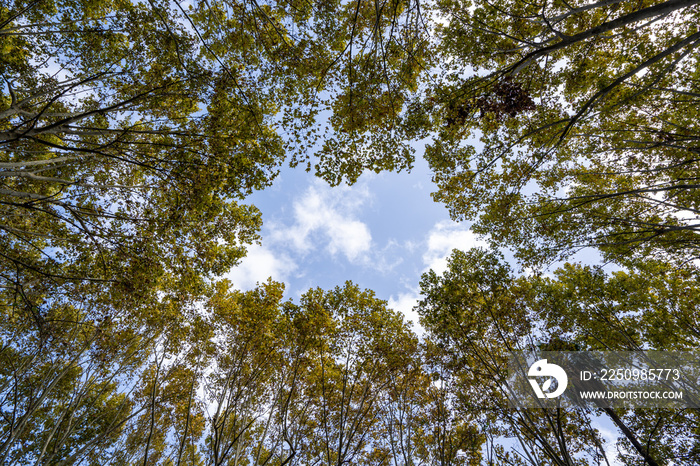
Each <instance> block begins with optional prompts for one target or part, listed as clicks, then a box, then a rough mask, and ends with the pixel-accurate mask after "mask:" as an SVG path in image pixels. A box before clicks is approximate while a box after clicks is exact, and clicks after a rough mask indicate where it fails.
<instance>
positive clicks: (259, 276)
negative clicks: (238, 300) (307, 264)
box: [224, 244, 297, 290]
mask: <svg viewBox="0 0 700 466" xmlns="http://www.w3.org/2000/svg"><path fill="white" fill-rule="evenodd" d="M296 268H297V266H296V264H295V263H294V262H293V261H292V260H291V259H290V258H289V257H288V256H287V255H285V254H278V253H275V252H273V251H272V250H270V249H268V248H266V247H264V246H260V245H258V244H254V245H251V246H248V254H247V255H246V257H244V258H243V260H242V261H241V264H240V265H239V266H238V267H233V268H232V269H231V270H230V271H229V273H227V274H226V275H225V276H224V278H228V279H229V280H231V282H233V285H234V287H235V288H238V289H241V290H251V289H253V288H255V285H256V283H258V282H261V283H262V282H265V281H267V279H268V278H269V277H272V279H273V280H276V281H285V279H286V277H288V276H289V274H290V273H292V272H294V270H296Z"/></svg>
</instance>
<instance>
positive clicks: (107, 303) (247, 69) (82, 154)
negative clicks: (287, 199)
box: [0, 0, 700, 466]
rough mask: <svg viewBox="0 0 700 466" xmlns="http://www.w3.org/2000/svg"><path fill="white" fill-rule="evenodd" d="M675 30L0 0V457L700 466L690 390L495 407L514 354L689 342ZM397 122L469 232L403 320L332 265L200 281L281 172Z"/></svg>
mask: <svg viewBox="0 0 700 466" xmlns="http://www.w3.org/2000/svg"><path fill="white" fill-rule="evenodd" d="M699 25H700V2H698V1H697V0H667V1H651V0H601V1H592V2H586V1H578V0H577V1H573V2H566V1H559V0H555V1H552V2H549V1H543V2H524V1H515V0H512V1H505V2H497V3H496V2H489V1H482V0H473V1H472V0H463V1H462V0H431V1H428V2H419V1H418V0H373V1H369V0H344V1H330V0H320V1H299V0H279V1H277V0H275V1H262V2H260V1H255V0H254V1H251V2H248V1H238V0H213V1H208V0H191V1H183V2H179V1H177V0H172V1H168V0H147V1H136V0H134V1H131V0H112V1H92V0H15V1H13V0H4V1H2V2H0V75H1V77H2V80H1V82H0V149H1V151H0V335H1V343H0V414H1V416H0V464H8V465H10V464H37V465H40V464H47V465H49V464H50V465H71V464H100V465H101V464H118V465H131V464H134V465H135V464H141V465H156V464H158V465H180V464H192V465H204V464H213V465H278V466H282V465H311V464H318V465H320V464H323V465H329V466H330V465H342V464H357V465H405V466H408V465H462V464H464V465H467V464H510V465H526V464H531V465H561V466H571V465H587V464H608V465H609V464H613V463H615V462H617V463H615V464H624V465H629V466H632V465H640V464H646V465H649V466H654V465H662V464H669V465H670V464H676V465H695V464H698V462H699V461H700V424H699V423H698V421H699V419H698V415H697V410H692V409H625V410H619V409H613V408H608V407H605V408H603V407H597V408H592V409H583V408H581V409H570V410H563V409H548V408H542V409H540V410H538V411H535V412H525V411H518V410H514V409H512V407H511V406H509V405H508V404H507V403H506V402H505V399H504V398H503V384H502V381H503V380H504V378H503V377H504V367H503V360H504V358H505V357H506V355H507V353H508V352H509V351H512V350H513V349H530V350H552V351H556V350H565V351H593V350H617V351H639V350H678V351H689V350H697V348H698V342H699V339H700V324H699V323H698V321H697V316H698V315H700V312H699V311H700V309H698V307H699V306H700V302H699V299H700V298H698V296H700V294H699V293H698V291H700V290H698V289H697V288H698V278H699V276H698V269H697V260H698V259H699V257H698V251H700V241H699V239H698V228H700V224H699V223H698V212H700V196H698V195H697V194H696V193H695V191H696V190H697V188H698V186H700V185H699V184H698V176H699V175H698V173H699V171H700V170H699V169H700V166H699V165H698V161H699V160H700V158H699V157H698V154H700V145H698V140H700V128H699V127H698V121H700V114H699V113H698V112H699V110H698V109H700V51H699V50H698V45H700V29H699V27H700V26H699ZM419 143H421V144H425V151H424V153H423V154H420V155H421V156H422V157H424V158H425V159H426V160H427V162H428V163H429V165H430V169H431V172H432V181H433V182H434V185H435V186H434V193H433V199H434V200H435V202H437V203H441V204H443V205H444V206H445V207H447V209H448V210H449V212H450V215H451V217H452V218H453V219H454V220H457V221H464V222H474V223H473V227H472V228H473V231H475V232H476V233H479V234H482V235H484V237H485V238H486V239H487V240H488V241H489V244H490V249H489V250H486V249H471V250H465V251H460V250H455V251H454V252H453V253H452V255H451V256H450V258H449V260H448V266H447V269H446V270H445V271H444V272H442V273H438V272H436V271H429V272H427V273H425V274H424V275H423V278H422V280H421V282H420V284H419V287H420V291H421V300H420V302H419V303H418V304H417V306H416V308H415V309H416V311H417V312H418V313H419V315H420V317H421V324H422V325H423V327H424V328H425V333H424V334H421V335H417V334H416V333H415V332H414V330H413V329H412V328H411V327H410V326H409V325H408V324H407V323H406V321H405V318H404V316H403V315H402V314H401V313H400V312H397V311H395V310H392V309H390V308H389V306H388V305H387V302H386V301H384V300H381V299H379V298H378V297H377V296H376V294H375V293H374V292H373V291H372V290H364V289H361V288H360V287H359V286H358V285H356V284H354V283H352V282H350V281H348V282H346V283H345V284H343V285H342V286H338V287H335V288H333V289H330V290H323V289H320V288H318V287H312V288H311V289H309V290H308V291H306V292H305V293H304V294H303V295H302V296H301V297H300V299H299V300H298V302H294V301H293V300H291V299H287V298H285V296H284V285H283V284H282V283H280V282H278V281H275V277H271V278H270V279H269V280H268V281H267V282H264V283H259V284H258V286H257V287H256V288H255V289H253V290H249V291H243V290H238V289H236V288H235V286H234V285H233V284H232V283H231V282H230V281H228V280H226V279H224V278H222V277H223V275H225V274H226V272H228V271H229V270H231V269H232V268H233V267H236V266H237V265H238V264H239V263H240V261H241V259H242V258H243V257H245V254H246V248H248V247H250V246H251V245H254V244H255V243H256V241H258V240H259V239H260V231H261V226H262V216H261V212H260V210H259V209H258V208H257V207H255V206H254V205H253V204H251V203H250V202H249V197H250V195H251V194H252V193H254V192H255V191H259V190H263V189H266V188H268V187H270V186H271V185H272V183H273V181H274V180H275V178H276V176H277V174H278V173H279V171H280V169H281V168H282V167H284V166H289V167H292V168H294V167H296V168H297V169H300V170H307V171H311V172H313V173H314V174H315V175H316V176H318V177H319V178H321V179H323V180H325V181H326V182H327V183H328V184H329V185H331V186H337V185H339V184H341V183H350V184H351V183H354V182H356V181H357V180H358V179H359V178H360V177H361V175H362V174H363V173H366V172H375V173H379V172H382V171H391V172H396V171H403V170H410V169H411V167H412V166H413V163H414V161H415V155H416V152H417V148H418V147H420V145H419ZM584 248H588V249H593V250H596V251H598V252H599V253H600V254H601V255H602V257H603V259H604V261H605V264H580V263H576V262H573V259H572V258H573V257H574V255H575V254H576V253H577V252H578V251H580V250H582V249H584ZM506 249H509V250H512V251H514V253H515V257H516V259H517V261H518V264H509V263H508V262H507V261H505V259H504V258H503V256H502V255H501V253H500V252H499V250H506ZM566 260H572V263H568V262H565V261H566ZM557 261H559V262H557ZM606 264H615V265H616V267H618V269H619V270H618V271H616V272H609V269H606V268H605V267H604V265H606ZM516 265H517V267H518V269H517V270H516ZM548 267H552V268H554V270H553V272H551V269H548ZM550 272H551V273H550ZM600 419H605V420H607V422H608V423H609V424H610V425H612V426H614V428H615V429H616V432H617V435H618V439H617V444H616V448H617V453H615V454H613V455H611V453H610V451H611V450H610V448H609V446H606V445H604V444H603V443H604V440H603V435H602V433H601V430H600V429H599V422H600Z"/></svg>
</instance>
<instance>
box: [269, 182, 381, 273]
mask: <svg viewBox="0 0 700 466" xmlns="http://www.w3.org/2000/svg"><path fill="white" fill-rule="evenodd" d="M368 199H369V191H368V190H367V188H366V187H364V188H363V187H353V188H350V187H347V186H340V187H335V188H330V187H328V186H326V185H323V184H322V183H320V182H317V183H315V184H314V185H312V186H310V187H309V189H307V190H306V192H305V193H304V195H303V196H302V197H301V199H299V200H297V201H295V202H294V224H293V225H292V226H291V227H284V226H279V225H271V230H272V235H271V237H272V239H273V240H274V241H275V242H283V243H288V244H290V245H291V247H292V248H293V249H295V250H296V251H297V252H301V253H307V252H309V251H311V250H313V249H316V247H317V246H318V245H319V243H320V244H325V249H326V251H327V252H328V253H329V254H331V255H333V256H335V255H337V254H342V255H344V256H345V257H346V258H347V259H348V260H349V261H350V262H353V263H357V262H362V261H364V260H366V255H367V253H368V252H369V251H370V247H371V245H372V235H371V234H370V231H369V228H368V227H367V225H366V224H365V223H364V222H361V221H360V220H358V219H357V218H356V213H357V211H358V210H359V209H360V208H361V207H363V205H364V204H365V203H367V201H368Z"/></svg>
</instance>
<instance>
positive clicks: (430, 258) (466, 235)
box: [423, 220, 487, 273]
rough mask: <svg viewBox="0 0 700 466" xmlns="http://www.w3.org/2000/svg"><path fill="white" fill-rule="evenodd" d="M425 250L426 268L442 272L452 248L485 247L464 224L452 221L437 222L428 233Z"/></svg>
mask: <svg viewBox="0 0 700 466" xmlns="http://www.w3.org/2000/svg"><path fill="white" fill-rule="evenodd" d="M427 246H428V249H427V251H426V252H425V253H424V254H423V263H424V264H425V265H426V270H429V269H432V270H434V271H435V272H436V273H442V272H444V271H445V270H446V269H447V258H448V257H449V256H450V254H451V253H452V250H453V249H460V250H462V251H466V250H467V249H470V248H473V247H478V246H482V247H487V244H486V242H485V241H483V240H480V239H478V236H477V235H475V234H474V233H472V232H471V231H470V230H469V228H468V227H467V226H466V225H463V224H459V223H455V222H452V221H449V220H448V221H443V222H438V223H436V224H435V226H434V227H433V228H432V229H431V230H430V232H429V233H428V240H427Z"/></svg>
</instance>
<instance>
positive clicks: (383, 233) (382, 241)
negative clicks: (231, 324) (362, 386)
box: [227, 153, 484, 322]
mask: <svg viewBox="0 0 700 466" xmlns="http://www.w3.org/2000/svg"><path fill="white" fill-rule="evenodd" d="M433 190H434V188H433V185H432V182H431V180H430V169H429V168H428V165H427V163H426V162H425V161H424V160H423V159H422V157H421V155H420V153H418V154H417V156H416V163H415V166H414V168H413V170H412V171H411V172H410V173H406V172H404V173H388V172H387V173H380V174H374V173H365V174H364V175H363V176H362V177H360V179H359V181H358V182H357V183H356V184H354V185H352V186H347V185H341V186H337V187H334V188H331V187H329V186H328V184H326V183H325V182H323V181H322V180H319V179H317V178H316V177H314V176H313V175H312V174H311V173H306V172H305V171H304V170H302V169H289V168H287V169H284V170H283V171H282V172H281V174H280V176H279V177H278V178H277V179H276V180H275V183H274V185H273V186H272V187H270V188H268V189H266V190H264V191H260V192H257V193H255V194H254V195H252V196H251V197H250V198H249V199H248V202H250V203H252V204H254V205H256V206H257V207H258V208H259V209H260V210H261V211H262V215H263V222H264V225H263V229H262V232H261V234H262V244H261V245H260V246H252V247H250V248H249V251H248V256H247V257H246V258H245V259H244V260H243V261H242V263H241V265H240V266H238V267H236V268H234V269H233V270H232V271H231V272H230V273H229V274H228V275H227V278H229V279H230V280H231V281H232V282H233V284H234V286H235V287H236V288H240V289H251V288H253V287H255V284H256V282H261V281H265V280H266V279H267V277H270V276H271V277H272V278H273V279H275V280H277V281H282V282H284V283H285V284H286V286H287V288H286V290H287V293H286V294H287V296H288V297H290V298H293V299H294V300H298V297H299V296H300V295H301V294H302V293H303V292H305V291H306V290H308V289H309V288H311V287H317V286H318V287H321V288H323V289H330V288H333V287H335V286H338V285H342V284H343V283H344V282H345V281H346V280H351V281H353V282H355V283H357V284H358V285H360V286H361V287H362V288H369V289H372V290H373V291H374V292H375V293H376V294H377V296H378V297H379V298H380V299H384V300H387V301H388V302H389V304H390V306H391V307H392V308H393V309H396V310H399V311H402V312H404V314H406V315H407V317H408V318H409V319H410V320H412V321H414V322H417V320H418V318H417V316H416V315H415V314H413V313H412V312H411V309H412V307H413V306H414V304H415V302H416V299H418V296H419V293H418V282H419V280H420V276H421V274H422V273H423V272H425V271H427V270H429V269H431V268H432V269H433V270H436V271H442V270H444V268H445V265H446V258H447V256H448V255H449V254H450V251H451V250H452V249H453V248H458V249H469V248H470V247H474V246H477V245H484V243H483V242H482V241H479V239H478V237H477V236H476V235H474V234H473V233H471V232H470V231H469V225H468V224H467V223H456V222H453V221H451V220H450V218H449V215H448V213H447V209H445V207H444V206H443V205H442V204H438V203H435V202H433V200H432V198H431V197H430V193H431V192H432V191H433Z"/></svg>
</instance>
